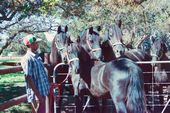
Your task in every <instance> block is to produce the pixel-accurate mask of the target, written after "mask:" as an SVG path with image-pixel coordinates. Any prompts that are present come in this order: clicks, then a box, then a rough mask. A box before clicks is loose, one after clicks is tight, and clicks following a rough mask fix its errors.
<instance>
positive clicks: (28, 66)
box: [21, 50, 50, 102]
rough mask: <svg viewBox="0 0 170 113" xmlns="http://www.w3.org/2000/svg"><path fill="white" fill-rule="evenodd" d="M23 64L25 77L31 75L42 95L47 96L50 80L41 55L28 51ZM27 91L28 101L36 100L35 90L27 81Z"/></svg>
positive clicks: (22, 61)
mask: <svg viewBox="0 0 170 113" xmlns="http://www.w3.org/2000/svg"><path fill="white" fill-rule="evenodd" d="M21 66H22V68H23V71H24V74H25V77H26V76H31V78H32V79H33V81H34V84H35V87H36V88H37V90H38V92H39V93H40V95H41V96H46V95H48V94H49V92H50V84H49V80H48V75H47V72H46V71H45V68H44V64H43V62H42V59H41V57H40V56H39V55H38V53H37V52H36V54H34V53H33V52H31V51H29V50H28V51H27V53H26V55H25V56H24V57H23V58H22V60H21ZM26 92H27V100H28V102H32V101H33V100H35V94H34V92H33V90H32V89H31V88H30V87H29V85H28V82H27V81H26Z"/></svg>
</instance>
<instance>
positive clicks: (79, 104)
mask: <svg viewBox="0 0 170 113" xmlns="http://www.w3.org/2000/svg"><path fill="white" fill-rule="evenodd" d="M75 105H76V113H81V112H82V110H83V103H82V97H81V96H79V95H76V96H75Z"/></svg>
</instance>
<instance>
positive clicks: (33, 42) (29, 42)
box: [23, 35, 41, 51]
mask: <svg viewBox="0 0 170 113" xmlns="http://www.w3.org/2000/svg"><path fill="white" fill-rule="evenodd" d="M39 41H41V39H39V38H38V37H37V36H36V35H27V36H25V37H24V39H23V42H24V45H25V46H27V47H28V48H30V49H31V50H32V51H36V50H37V49H38V47H39V46H38V43H37V42H39Z"/></svg>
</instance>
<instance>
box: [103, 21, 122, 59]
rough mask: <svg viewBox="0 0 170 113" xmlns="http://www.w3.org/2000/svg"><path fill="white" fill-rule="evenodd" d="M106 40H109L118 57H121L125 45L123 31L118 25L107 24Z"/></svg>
mask: <svg viewBox="0 0 170 113" xmlns="http://www.w3.org/2000/svg"><path fill="white" fill-rule="evenodd" d="M106 29H107V30H106V36H105V38H106V39H105V40H108V41H109V43H110V46H111V47H112V50H113V52H114V54H115V56H116V58H119V57H121V56H122V55H123V54H124V51H125V49H124V47H123V41H122V32H121V29H120V28H119V26H118V25H116V24H112V25H110V26H108V25H106Z"/></svg>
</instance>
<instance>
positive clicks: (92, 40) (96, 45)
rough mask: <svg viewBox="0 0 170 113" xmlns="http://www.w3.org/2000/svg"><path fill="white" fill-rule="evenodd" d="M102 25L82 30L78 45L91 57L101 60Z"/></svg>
mask: <svg viewBox="0 0 170 113" xmlns="http://www.w3.org/2000/svg"><path fill="white" fill-rule="evenodd" d="M100 30H101V28H100V26H98V27H97V29H96V28H93V27H90V28H89V29H86V30H85V31H83V32H82V35H81V36H80V37H78V40H77V42H78V45H79V47H80V46H81V48H83V50H84V51H85V52H86V53H87V54H88V55H89V56H90V59H94V60H101V58H102V52H101V48H100V41H101V38H100V35H99V31H100Z"/></svg>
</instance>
